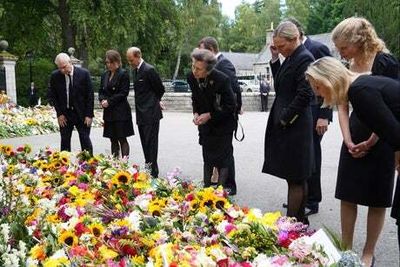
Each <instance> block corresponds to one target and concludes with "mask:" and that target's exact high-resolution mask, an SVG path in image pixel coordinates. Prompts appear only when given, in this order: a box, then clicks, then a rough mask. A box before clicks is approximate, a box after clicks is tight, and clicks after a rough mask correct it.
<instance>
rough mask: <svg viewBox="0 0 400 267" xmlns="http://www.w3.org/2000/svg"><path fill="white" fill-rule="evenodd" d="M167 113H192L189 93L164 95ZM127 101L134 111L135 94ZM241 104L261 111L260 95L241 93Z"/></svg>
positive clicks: (271, 98) (97, 106)
mask: <svg viewBox="0 0 400 267" xmlns="http://www.w3.org/2000/svg"><path fill="white" fill-rule="evenodd" d="M274 98H275V93H274V92H272V93H270V94H269V100H268V106H269V107H271V105H272V102H273V101H274ZM162 100H163V102H164V104H165V106H166V108H167V110H168V111H183V112H191V111H192V99H191V93H165V94H164V96H163V98H162ZM128 101H129V103H130V105H131V107H132V109H133V110H134V109H135V94H134V92H133V91H131V92H130V93H129V96H128ZM242 102H243V110H244V111H261V99H260V93H242ZM95 108H100V106H99V101H98V96H97V93H96V94H95Z"/></svg>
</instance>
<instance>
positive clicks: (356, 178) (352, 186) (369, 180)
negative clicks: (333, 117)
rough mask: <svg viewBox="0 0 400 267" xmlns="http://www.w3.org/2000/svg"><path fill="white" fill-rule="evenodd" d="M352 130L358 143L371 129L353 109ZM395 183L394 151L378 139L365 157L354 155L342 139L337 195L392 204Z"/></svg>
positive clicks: (366, 203) (366, 202)
mask: <svg viewBox="0 0 400 267" xmlns="http://www.w3.org/2000/svg"><path fill="white" fill-rule="evenodd" d="M350 133H351V137H352V140H353V142H354V143H355V144H357V143H359V142H362V141H365V140H367V139H368V138H369V137H370V135H371V131H370V130H369V129H368V128H367V127H366V126H365V125H364V124H362V123H361V121H360V120H359V119H358V118H357V116H356V115H355V113H354V112H353V113H352V114H351V116H350ZM393 187H394V151H393V149H392V148H391V147H390V146H389V145H388V144H386V143H385V142H383V141H382V140H379V141H378V142H377V143H376V144H375V145H374V146H373V147H372V148H371V150H370V151H369V153H368V154H367V155H366V156H365V157H362V158H357V159H356V158H353V157H352V156H351V154H350V153H349V152H348V150H347V146H346V145H345V144H344V143H343V144H342V149H341V152H340V160H339V168H338V177H337V182H336V192H335V197H336V198H338V199H340V200H344V201H347V202H351V203H355V204H359V205H364V206H369V207H381V208H385V207H390V206H391V205H392V193H393Z"/></svg>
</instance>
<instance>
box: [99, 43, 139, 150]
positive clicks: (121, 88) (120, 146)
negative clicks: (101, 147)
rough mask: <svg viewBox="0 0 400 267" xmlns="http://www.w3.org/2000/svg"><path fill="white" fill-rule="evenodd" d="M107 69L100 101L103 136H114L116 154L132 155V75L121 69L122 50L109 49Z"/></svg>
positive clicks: (102, 79) (100, 90) (103, 78)
mask: <svg viewBox="0 0 400 267" xmlns="http://www.w3.org/2000/svg"><path fill="white" fill-rule="evenodd" d="M106 66H107V71H106V72H104V74H103V75H102V76H101V84H100V89H99V101H100V105H101V107H102V108H103V110H104V111H103V120H104V132H103V136H104V137H108V138H110V140H111V152H112V154H113V155H114V157H119V154H120V151H121V154H122V157H129V143H128V141H127V139H126V138H127V137H128V136H131V135H134V131H133V123H132V112H131V107H130V106H129V103H128V99H127V97H128V94H129V75H128V73H127V72H126V71H125V70H123V69H121V56H120V54H119V53H118V51H115V50H108V51H107V52H106Z"/></svg>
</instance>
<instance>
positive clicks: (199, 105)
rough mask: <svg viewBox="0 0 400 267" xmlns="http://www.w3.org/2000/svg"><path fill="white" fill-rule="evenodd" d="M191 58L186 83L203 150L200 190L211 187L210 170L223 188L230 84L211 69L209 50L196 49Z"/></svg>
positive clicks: (230, 125) (231, 124)
mask: <svg viewBox="0 0 400 267" xmlns="http://www.w3.org/2000/svg"><path fill="white" fill-rule="evenodd" d="M191 57H192V72H191V73H190V74H189V75H188V78H187V80H188V83H189V85H190V88H191V90H192V106H193V123H194V124H195V125H197V126H198V129H199V144H200V145H201V146H202V150H203V161H204V165H203V171H204V187H209V186H210V185H211V175H212V170H213V167H216V168H217V169H218V173H219V179H218V183H219V184H220V185H223V186H224V185H226V181H227V179H228V172H229V167H230V166H231V163H232V161H233V146H232V137H233V130H234V129H235V117H234V110H235V100H234V96H233V91H232V89H231V81H230V79H229V77H228V76H227V75H225V74H224V73H223V72H221V71H219V70H217V69H216V68H215V67H214V66H215V64H217V59H216V57H215V56H214V55H213V53H212V52H211V51H209V50H207V49H199V48H196V49H195V50H193V52H192V54H191ZM227 193H228V194H229V193H230V192H229V190H228V189H227Z"/></svg>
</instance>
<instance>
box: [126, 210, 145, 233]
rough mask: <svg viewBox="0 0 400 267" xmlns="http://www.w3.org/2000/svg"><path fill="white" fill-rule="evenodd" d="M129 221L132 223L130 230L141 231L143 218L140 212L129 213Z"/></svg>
mask: <svg viewBox="0 0 400 267" xmlns="http://www.w3.org/2000/svg"><path fill="white" fill-rule="evenodd" d="M128 221H129V223H130V227H129V228H130V230H132V231H140V224H141V223H142V216H141V215H140V212H139V211H137V210H134V211H132V212H131V213H129V216H128Z"/></svg>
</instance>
